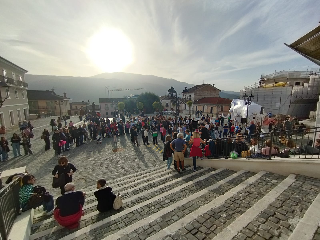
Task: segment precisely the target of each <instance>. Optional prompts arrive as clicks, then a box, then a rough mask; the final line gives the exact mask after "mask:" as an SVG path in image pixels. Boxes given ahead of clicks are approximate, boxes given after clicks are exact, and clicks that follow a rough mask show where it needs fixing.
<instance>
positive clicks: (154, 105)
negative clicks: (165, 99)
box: [152, 102, 162, 111]
mask: <svg viewBox="0 0 320 240" xmlns="http://www.w3.org/2000/svg"><path fill="white" fill-rule="evenodd" d="M161 106H162V105H161V103H159V102H154V103H152V107H153V108H154V110H155V111H161Z"/></svg>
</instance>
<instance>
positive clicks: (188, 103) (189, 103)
mask: <svg viewBox="0 0 320 240" xmlns="http://www.w3.org/2000/svg"><path fill="white" fill-rule="evenodd" d="M192 104H193V103H192V101H191V100H189V101H188V102H187V105H188V107H189V115H191V106H192Z"/></svg>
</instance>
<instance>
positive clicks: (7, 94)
mask: <svg viewBox="0 0 320 240" xmlns="http://www.w3.org/2000/svg"><path fill="white" fill-rule="evenodd" d="M6 98H8V99H10V89H9V88H7V89H6Z"/></svg>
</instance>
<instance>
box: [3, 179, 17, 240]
mask: <svg viewBox="0 0 320 240" xmlns="http://www.w3.org/2000/svg"><path fill="white" fill-rule="evenodd" d="M19 190H20V179H16V180H15V181H13V182H11V183H10V184H9V185H8V186H6V187H4V188H2V189H1V190H0V240H7V239H8V235H9V233H10V230H11V228H12V225H13V223H14V220H15V219H16V217H17V216H18V214H19V210H20V204H19Z"/></svg>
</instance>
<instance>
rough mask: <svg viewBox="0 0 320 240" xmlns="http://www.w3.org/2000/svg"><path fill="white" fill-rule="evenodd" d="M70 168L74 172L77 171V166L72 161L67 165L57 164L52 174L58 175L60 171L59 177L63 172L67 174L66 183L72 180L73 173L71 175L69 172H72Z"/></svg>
mask: <svg viewBox="0 0 320 240" xmlns="http://www.w3.org/2000/svg"><path fill="white" fill-rule="evenodd" d="M70 170H72V171H73V172H75V171H77V169H76V167H75V166H74V165H73V164H72V163H68V164H67V165H65V166H61V165H56V166H55V167H54V169H53V171H52V175H56V174H57V173H58V177H60V175H61V174H64V175H65V184H67V183H69V182H72V175H71V176H69V175H68V173H70Z"/></svg>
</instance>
